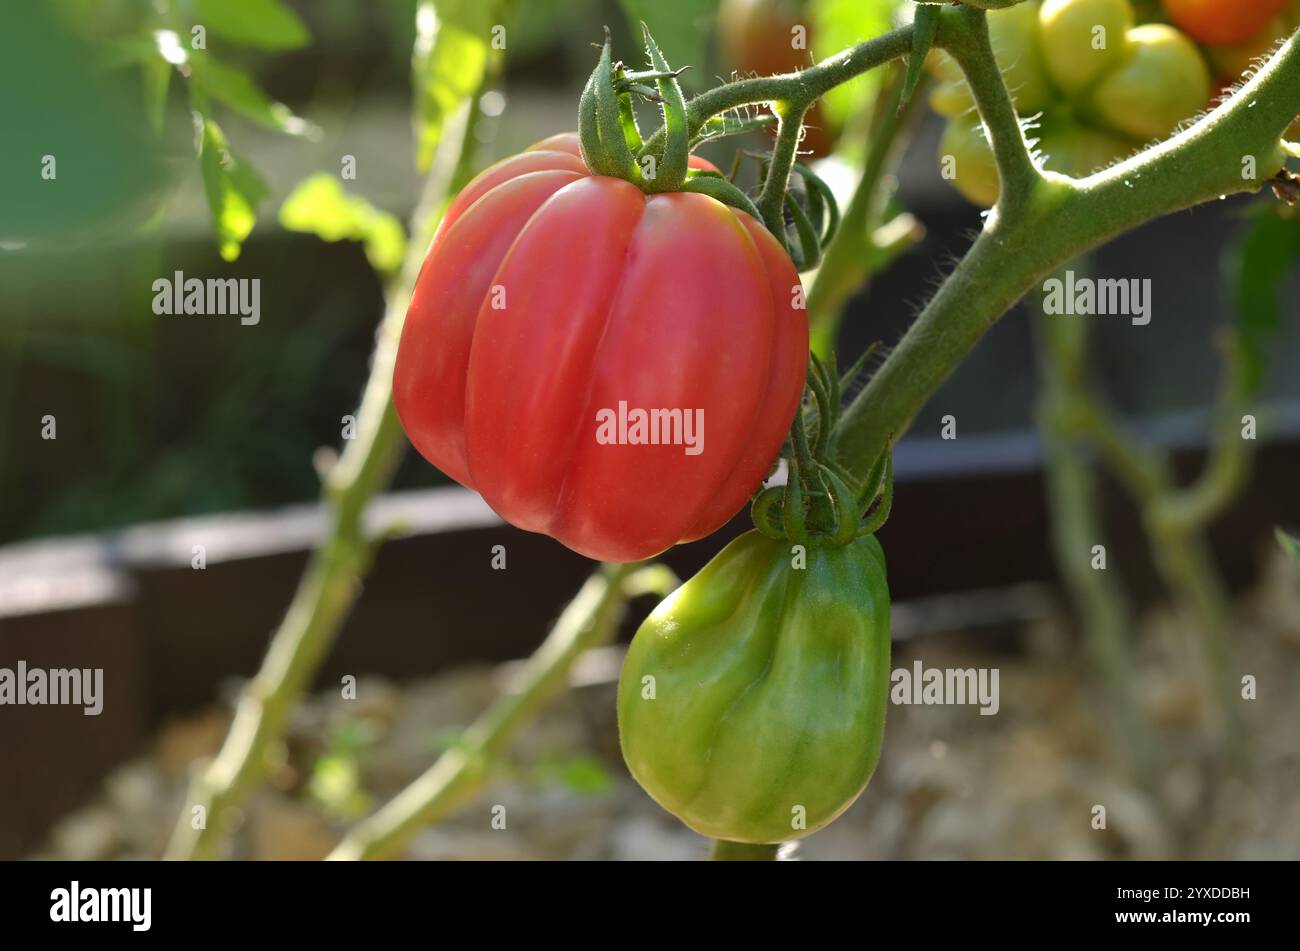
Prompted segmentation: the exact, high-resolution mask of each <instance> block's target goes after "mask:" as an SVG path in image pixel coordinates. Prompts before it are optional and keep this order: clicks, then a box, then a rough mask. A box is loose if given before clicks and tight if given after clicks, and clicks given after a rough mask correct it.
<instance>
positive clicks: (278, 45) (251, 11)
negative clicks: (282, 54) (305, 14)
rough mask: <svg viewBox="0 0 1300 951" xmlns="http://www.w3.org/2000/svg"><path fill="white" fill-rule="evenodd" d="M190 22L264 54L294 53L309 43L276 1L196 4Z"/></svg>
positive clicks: (218, 0)
mask: <svg viewBox="0 0 1300 951" xmlns="http://www.w3.org/2000/svg"><path fill="white" fill-rule="evenodd" d="M194 22H195V23H196V24H199V25H202V26H203V27H204V28H205V29H207V30H208V32H210V33H214V34H216V35H217V36H219V37H221V38H222V39H225V40H229V41H230V42H232V43H238V44H239V45H241V46H253V47H257V48H258V49H264V50H292V49H298V48H299V47H302V46H306V45H307V43H308V42H309V41H310V40H311V34H310V33H308V32H307V27H306V26H305V25H304V24H303V22H302V20H300V19H299V18H298V14H296V13H294V12H293V11H292V10H291V9H289V8H288V7H287V6H285V5H284V4H283V3H281V2H280V0H197V3H196V5H195V17H194Z"/></svg>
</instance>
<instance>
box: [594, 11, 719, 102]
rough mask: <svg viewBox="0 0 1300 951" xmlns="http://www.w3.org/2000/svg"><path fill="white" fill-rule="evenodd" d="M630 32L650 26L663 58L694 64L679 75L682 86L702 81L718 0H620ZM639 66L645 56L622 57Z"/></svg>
mask: <svg viewBox="0 0 1300 951" xmlns="http://www.w3.org/2000/svg"><path fill="white" fill-rule="evenodd" d="M621 4H622V7H623V13H624V15H626V16H627V21H628V25H629V26H630V27H631V29H632V35H633V36H636V37H639V36H640V35H641V24H642V23H644V24H645V25H646V26H648V27H649V28H650V34H651V35H652V36H653V37H654V38H655V43H657V44H658V45H659V49H661V50H662V51H663V54H664V58H665V59H667V60H668V62H669V64H670V65H671V66H672V67H673V68H674V69H676V68H680V67H682V66H693V67H694V69H692V70H690V71H689V72H686V73H683V74H682V83H683V85H690V84H692V81H694V82H704V81H706V80H705V76H706V73H705V72H704V70H703V69H702V67H703V66H704V64H705V62H706V51H707V49H708V47H707V43H708V38H709V34H710V31H711V30H712V29H713V22H714V19H715V18H716V11H717V6H718V3H717V0H621ZM615 58H617V57H615ZM623 58H624V59H625V60H626V61H627V62H628V63H630V64H633V65H632V66H631V68H634V69H635V68H638V65H637V64H639V63H641V62H642V61H643V60H644V59H645V57H644V56H635V57H634V56H633V55H632V54H631V52H630V51H629V52H628V54H627V55H626V56H625V57H623Z"/></svg>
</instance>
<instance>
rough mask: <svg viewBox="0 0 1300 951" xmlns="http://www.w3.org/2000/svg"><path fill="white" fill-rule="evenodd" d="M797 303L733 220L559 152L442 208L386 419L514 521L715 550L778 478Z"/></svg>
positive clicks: (752, 226)
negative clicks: (769, 480) (774, 471)
mask: <svg viewBox="0 0 1300 951" xmlns="http://www.w3.org/2000/svg"><path fill="white" fill-rule="evenodd" d="M706 165H707V163H703V162H701V161H700V160H698V159H697V160H695V161H694V166H695V167H696V168H704V167H706ZM800 295H801V287H800V283H799V276H798V274H797V273H796V271H795V268H794V265H793V264H792V262H791V260H790V258H789V256H788V255H787V254H786V252H785V250H784V249H783V248H782V247H781V245H780V244H779V243H778V242H777V241H776V240H775V239H774V238H773V236H772V235H771V234H769V233H768V232H767V230H766V229H765V228H764V227H763V225H762V224H760V223H759V222H758V221H755V220H754V219H753V218H751V217H750V216H749V215H747V214H746V213H745V212H742V211H738V210H736V209H733V208H730V207H728V206H726V205H723V204H722V203H720V202H718V201H716V200H715V199H713V198H710V197H708V196H706V195H701V194H693V193H665V194H657V195H646V194H645V193H643V192H642V191H641V190H640V189H638V188H637V187H636V186H634V185H632V184H630V183H629V182H626V181H623V180H621V179H617V178H612V177H606V176H595V175H592V174H591V172H590V171H589V170H588V168H587V167H586V165H585V164H584V161H583V159H582V157H581V155H580V154H579V143H578V137H577V136H576V135H573V134H568V135H562V136H557V137H554V138H551V139H548V140H545V141H543V142H539V143H538V144H537V145H536V146H534V147H533V148H531V149H530V150H528V151H526V152H523V153H521V154H519V155H516V156H514V157H512V158H508V159H506V160H505V161H503V162H500V163H498V164H497V165H495V166H493V167H492V168H490V169H488V170H487V171H485V172H484V173H483V174H482V175H480V176H479V177H478V178H477V179H475V180H474V181H473V182H472V183H471V184H470V185H469V186H468V187H466V188H465V190H464V191H462V192H461V194H460V195H459V196H458V197H457V198H456V200H455V201H454V202H453V203H452V205H451V206H450V208H449V209H448V211H447V214H446V216H445V218H444V220H443V222H442V225H441V227H440V228H439V231H438V234H437V236H436V237H435V238H434V241H433V244H432V246H431V247H430V250H429V253H428V257H427V258H426V260H425V263H424V266H423V269H422V271H421V273H420V278H419V281H418V283H417V285H416V288H415V294H414V296H413V298H412V301H411V307H410V311H409V313H408V315H407V319H406V324H405V327H404V328H403V331H402V339H401V344H400V347H399V349H398V355H397V365H396V370H395V372H394V377H393V400H394V404H395V405H396V408H397V412H398V415H399V416H400V417H401V420H402V424H403V426H404V427H405V429H406V432H407V435H408V436H409V437H410V439H411V442H412V443H413V444H414V445H415V447H416V448H417V449H418V450H419V451H420V453H421V454H422V455H423V456H424V457H425V458H426V459H428V460H429V461H430V462H431V463H433V464H434V465H435V466H437V467H438V468H439V469H441V470H442V471H443V472H444V473H446V474H447V475H449V476H451V477H452V478H453V479H455V480H456V481H458V482H460V483H461V484H462V485H466V486H469V487H470V488H473V489H475V490H477V491H478V492H479V493H481V494H482V496H483V498H484V499H485V500H486V501H487V502H488V504H489V505H491V506H492V507H493V508H494V509H495V510H496V511H497V512H498V513H499V514H500V515H501V516H502V517H503V518H504V519H506V521H508V522H510V523H511V524H513V525H516V526H518V527H520V528H524V529H528V530H530V531H537V532H545V533H547V534H549V535H551V536H553V537H555V538H556V539H558V540H559V541H561V542H563V543H564V544H566V545H568V546H569V547H570V548H572V549H574V550H575V551H578V552H581V553H582V554H585V555H588V556H589V557H592V558H600V559H604V560H610V561H633V560H637V559H641V558H646V557H648V556H650V555H653V554H656V553H657V552H660V551H663V550H664V549H665V548H668V547H669V546H671V545H674V544H676V543H678V542H681V541H689V540H691V539H694V538H701V537H703V536H705V535H708V534H711V533H712V532H714V531H716V530H717V529H718V528H719V527H720V526H721V525H722V524H723V523H724V522H726V521H727V520H728V519H729V518H730V517H731V516H732V515H734V514H735V513H736V512H737V510H738V509H740V507H741V506H742V505H744V503H745V501H746V500H747V499H748V498H749V495H750V493H751V492H752V491H753V489H754V487H755V486H756V485H757V484H758V483H759V481H760V480H761V479H762V477H763V475H764V473H766V472H767V471H768V468H769V467H770V466H771V464H772V461H773V459H774V458H775V457H776V454H777V451H778V449H779V448H780V446H781V443H782V441H783V439H784V438H785V434H786V430H787V429H788V428H789V425H790V419H791V417H792V416H793V415H794V411H795V407H796V405H797V404H798V402H799V396H800V393H801V391H802V387H803V377H804V368H805V365H806V363H807V358H808V357H807V346H808V327H807V320H806V315H805V312H804V310H803V309H802V308H801V306H800V305H801V300H800ZM669 430H671V431H669ZM661 437H662V438H661ZM692 440H693V442H692Z"/></svg>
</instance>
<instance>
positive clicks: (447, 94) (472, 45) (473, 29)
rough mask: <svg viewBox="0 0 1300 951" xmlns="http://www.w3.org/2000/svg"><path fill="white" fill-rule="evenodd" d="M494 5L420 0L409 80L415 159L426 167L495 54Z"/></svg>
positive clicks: (475, 1) (466, 0) (470, 0)
mask: <svg viewBox="0 0 1300 951" xmlns="http://www.w3.org/2000/svg"><path fill="white" fill-rule="evenodd" d="M493 8H494V4H491V3H487V2H484V0H421V3H420V6H419V8H418V10H417V12H416V35H415V48H414V51H413V52H412V55H411V80H412V86H413V87H414V89H415V161H416V166H417V167H418V168H419V169H420V171H425V170H427V169H428V167H429V165H430V163H432V162H433V155H434V152H435V151H436V150H437V148H438V143H439V142H440V141H441V140H442V131H443V128H444V126H445V125H446V123H447V119H448V118H449V117H450V116H451V115H452V114H453V113H454V112H455V111H456V110H457V109H458V108H460V106H461V104H462V103H463V102H464V101H465V99H466V98H467V97H469V96H471V95H473V94H474V93H475V92H476V91H477V90H478V88H479V84H480V83H482V81H483V77H484V75H486V72H487V67H488V61H489V57H490V56H491V54H492V50H491V42H492V28H493V26H495V25H497V24H495V23H493V20H492V16H491V13H492V10H493Z"/></svg>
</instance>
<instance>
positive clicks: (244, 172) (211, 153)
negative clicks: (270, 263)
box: [194, 112, 270, 261]
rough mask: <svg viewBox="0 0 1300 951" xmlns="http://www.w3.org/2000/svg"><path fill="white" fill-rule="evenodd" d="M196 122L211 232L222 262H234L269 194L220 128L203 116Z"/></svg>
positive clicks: (196, 116)
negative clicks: (215, 237)
mask: <svg viewBox="0 0 1300 951" xmlns="http://www.w3.org/2000/svg"><path fill="white" fill-rule="evenodd" d="M194 121H195V125H196V132H197V138H198V149H199V168H200V170H201V171H202V173H203V191H204V194H205V195H206V196H207V199H208V210H209V212H210V213H211V215H212V229H213V231H214V232H215V233H216V236H217V246H218V249H219V250H220V252H221V256H222V258H224V259H225V260H227V261H234V260H235V259H236V258H238V257H239V251H240V248H241V247H242V246H243V243H244V239H245V238H247V237H248V235H249V234H250V233H251V232H252V230H253V225H254V223H256V221H257V205H258V203H259V202H260V201H261V200H262V199H263V198H265V197H266V196H267V194H268V193H269V191H270V190H269V189H268V188H267V187H266V183H265V182H264V181H262V179H261V177H260V176H259V175H258V174H257V173H256V172H255V171H253V169H252V166H250V165H248V164H247V163H245V162H242V161H240V160H239V159H238V158H236V157H235V154H234V153H233V152H231V150H230V146H229V144H228V143H227V142H226V136H225V134H224V133H223V132H222V131H221V127H220V126H218V125H217V124H216V123H215V122H213V121H212V120H211V119H210V118H208V117H207V116H205V115H204V114H203V113H201V112H195V113H194Z"/></svg>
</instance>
